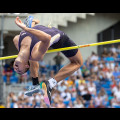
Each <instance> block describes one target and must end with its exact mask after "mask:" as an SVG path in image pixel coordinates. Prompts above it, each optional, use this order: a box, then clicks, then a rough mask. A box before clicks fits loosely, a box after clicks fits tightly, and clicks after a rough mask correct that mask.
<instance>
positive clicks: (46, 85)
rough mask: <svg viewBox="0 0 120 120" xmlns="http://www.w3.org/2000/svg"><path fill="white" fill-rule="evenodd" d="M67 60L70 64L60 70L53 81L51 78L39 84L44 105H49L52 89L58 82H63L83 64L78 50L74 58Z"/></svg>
mask: <svg viewBox="0 0 120 120" xmlns="http://www.w3.org/2000/svg"><path fill="white" fill-rule="evenodd" d="M68 59H69V60H70V64H68V65H66V66H65V67H63V68H62V69H60V71H59V72H58V73H57V74H56V75H55V77H54V79H53V78H51V79H50V80H48V81H44V82H42V83H41V88H43V90H44V93H45V94H44V100H45V103H46V104H48V105H50V104H51V91H52V88H53V87H55V86H56V85H57V83H58V82H60V81H61V80H64V79H65V78H66V77H68V76H70V75H71V74H73V73H74V72H75V71H76V70H78V69H79V68H80V67H81V66H82V64H83V59H82V56H81V53H80V51H79V50H78V52H77V54H76V55H75V56H73V57H70V58H68Z"/></svg>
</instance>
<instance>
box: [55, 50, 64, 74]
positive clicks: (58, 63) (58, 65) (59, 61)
mask: <svg viewBox="0 0 120 120" xmlns="http://www.w3.org/2000/svg"><path fill="white" fill-rule="evenodd" d="M53 60H54V61H55V66H56V73H57V72H58V71H59V70H60V69H61V65H62V62H63V60H64V58H63V57H62V56H61V55H60V52H58V53H57V55H56V56H55V57H54V58H53Z"/></svg>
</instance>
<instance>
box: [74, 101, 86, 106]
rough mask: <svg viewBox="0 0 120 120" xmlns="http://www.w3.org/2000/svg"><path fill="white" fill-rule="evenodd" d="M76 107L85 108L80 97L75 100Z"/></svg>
mask: <svg viewBox="0 0 120 120" xmlns="http://www.w3.org/2000/svg"><path fill="white" fill-rule="evenodd" d="M74 108H84V105H83V103H82V102H81V100H80V99H76V101H74Z"/></svg>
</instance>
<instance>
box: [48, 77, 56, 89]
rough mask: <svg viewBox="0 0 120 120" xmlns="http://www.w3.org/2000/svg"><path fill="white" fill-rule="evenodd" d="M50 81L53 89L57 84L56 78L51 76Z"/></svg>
mask: <svg viewBox="0 0 120 120" xmlns="http://www.w3.org/2000/svg"><path fill="white" fill-rule="evenodd" d="M48 81H49V83H50V88H51V89H52V88H53V87H55V86H56V85H57V81H56V80H55V79H54V78H51V79H50V80H48Z"/></svg>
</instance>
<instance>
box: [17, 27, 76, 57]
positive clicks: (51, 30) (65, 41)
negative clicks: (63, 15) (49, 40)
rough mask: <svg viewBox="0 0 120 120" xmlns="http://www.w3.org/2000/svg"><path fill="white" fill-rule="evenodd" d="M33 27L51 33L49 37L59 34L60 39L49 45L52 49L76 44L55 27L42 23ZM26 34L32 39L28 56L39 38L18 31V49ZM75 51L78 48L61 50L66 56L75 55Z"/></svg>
mask: <svg viewBox="0 0 120 120" xmlns="http://www.w3.org/2000/svg"><path fill="white" fill-rule="evenodd" d="M33 29H37V30H41V31H43V32H45V33H47V34H49V35H51V37H53V36H54V35H56V34H60V40H59V41H58V42H57V43H54V44H53V45H51V46H50V47H51V48H53V49H57V48H64V47H71V46H76V44H75V43H74V42H73V41H72V40H71V39H70V38H69V37H68V36H67V35H66V34H65V33H64V32H62V31H60V30H58V29H57V28H54V27H52V28H48V27H45V26H43V25H36V26H35V27H33ZM27 36H30V37H31V39H32V41H31V46H30V56H31V52H32V49H33V47H34V46H35V44H36V43H38V42H39V41H40V40H39V39H38V38H37V37H36V36H34V35H32V34H30V33H28V32H25V31H22V32H21V33H20V38H19V43H18V48H19V51H20V47H21V42H22V40H23V39H24V38H25V37H27ZM77 52H78V49H74V50H67V51H62V53H63V54H64V55H65V56H66V57H73V56H74V55H76V53H77Z"/></svg>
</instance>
